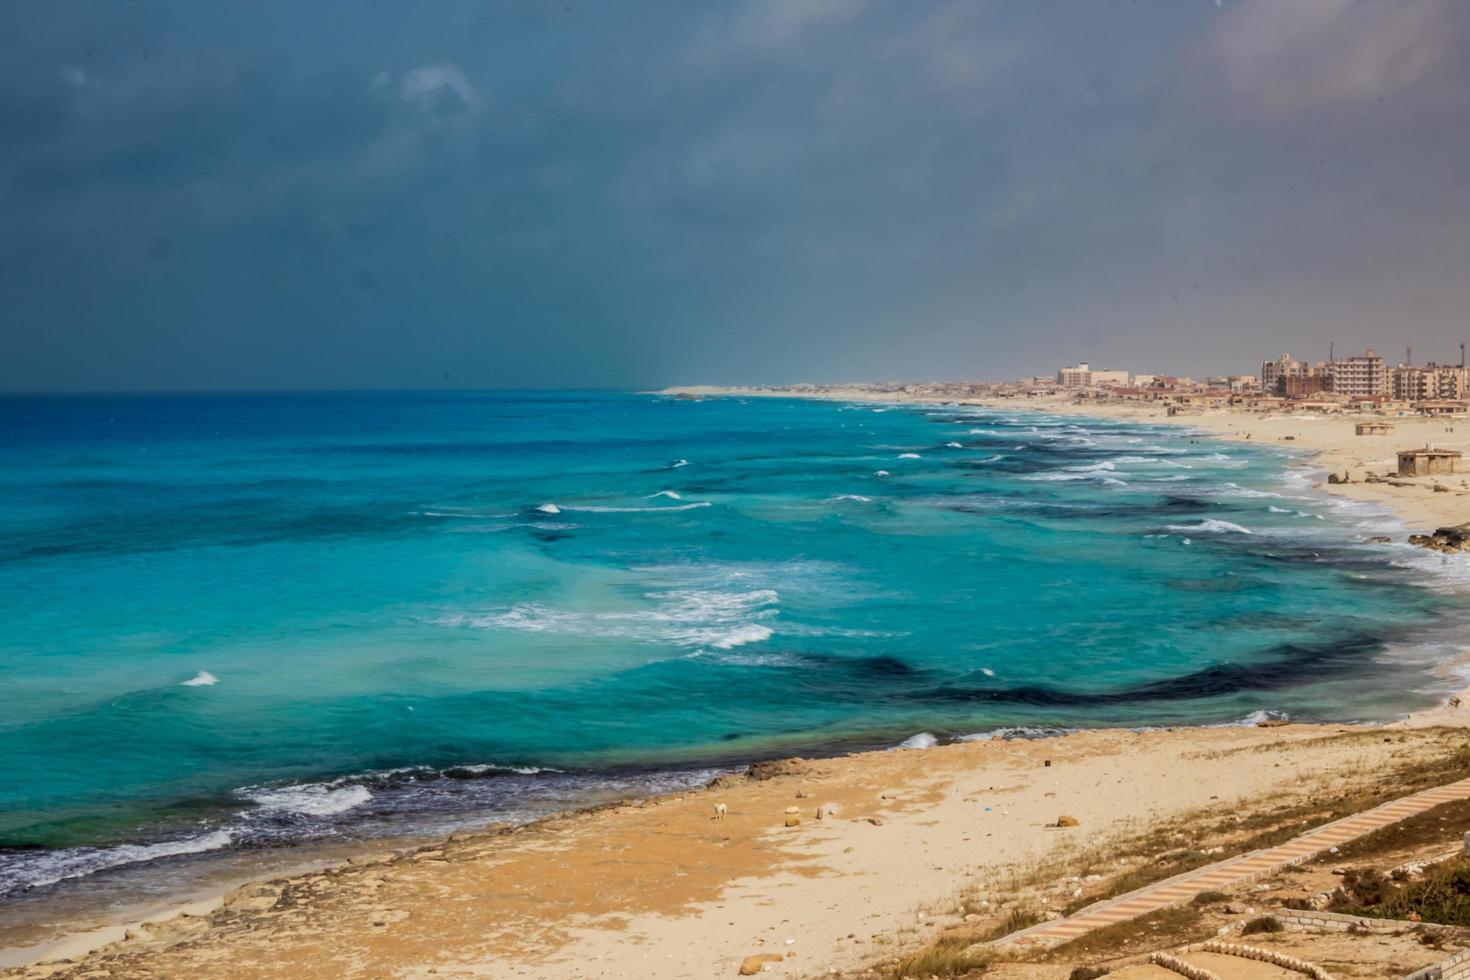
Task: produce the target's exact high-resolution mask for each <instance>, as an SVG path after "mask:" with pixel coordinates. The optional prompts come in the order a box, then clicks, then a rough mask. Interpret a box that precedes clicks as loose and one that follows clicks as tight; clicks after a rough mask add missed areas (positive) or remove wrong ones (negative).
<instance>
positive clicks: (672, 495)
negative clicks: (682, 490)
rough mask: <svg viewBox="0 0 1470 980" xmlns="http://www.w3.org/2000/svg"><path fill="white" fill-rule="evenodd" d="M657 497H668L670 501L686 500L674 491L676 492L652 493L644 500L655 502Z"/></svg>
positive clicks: (662, 491) (661, 491)
mask: <svg viewBox="0 0 1470 980" xmlns="http://www.w3.org/2000/svg"><path fill="white" fill-rule="evenodd" d="M655 497H668V498H669V499H670V500H683V499H684V498H683V497H681V496H679V494H678V492H677V491H674V490H660V491H659V492H658V493H651V494H649V495H648V496H647V497H644V498H643V499H644V500H653V499H654V498H655Z"/></svg>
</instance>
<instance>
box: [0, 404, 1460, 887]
mask: <svg viewBox="0 0 1470 980" xmlns="http://www.w3.org/2000/svg"><path fill="white" fill-rule="evenodd" d="M0 418H3V423H4V424H3V425H0V457H3V461H4V466H3V468H0V502H3V507H0V522H3V528H4V532H5V533H4V535H3V538H0V611H3V613H4V617H5V622H6V624H7V628H6V630H5V631H4V634H3V636H0V707H3V708H4V714H3V719H0V748H3V753H4V756H5V758H6V759H7V760H9V761H8V764H7V766H5V767H3V769H0V847H4V848H5V850H4V851H3V852H0V902H6V903H9V904H15V903H17V902H19V901H21V900H22V898H23V897H29V898H31V899H32V900H35V899H42V900H44V899H45V898H46V897H47V896H60V895H65V894H67V892H68V890H69V889H70V890H75V889H78V888H87V889H91V890H94V891H96V892H98V893H99V894H102V893H106V892H107V889H108V888H109V887H113V888H118V889H119V890H123V889H124V886H125V888H126V890H130V891H136V889H137V888H138V887H139V885H140V878H139V877H138V876H139V875H142V874H146V873H147V871H148V869H150V868H154V867H158V868H174V869H175V871H174V872H172V873H170V874H169V875H167V876H166V877H167V880H168V881H170V882H176V881H177V880H178V878H177V875H178V873H179V872H177V868H178V866H179V863H180V862H185V861H189V860H191V859H192V860H198V859H199V856H200V855H206V856H210V855H212V856H215V857H219V856H222V855H239V854H248V853H250V852H259V851H261V850H262V849H271V848H275V847H279V846H281V845H300V844H302V843H303V842H306V843H310V842H317V843H322V842H338V841H342V840H351V839H357V838H362V837H370V836H378V835H383V836H387V835H394V834H403V833H407V832H415V831H419V832H434V831H442V830H445V829H451V828H453V827H456V826H463V825H466V824H474V823H483V822H485V821H488V820H521V819H529V818H531V817H534V816H537V815H540V814H543V813H547V812H552V811H554V810H558V809H565V808H567V807H571V806H575V805H577V804H578V803H581V802H587V801H591V800H595V799H599V798H607V797H612V796H619V795H622V796H627V795H643V794H646V793H652V792H658V791H662V790H666V789H674V788H678V787H681V786H686V785H695V784H697V783H699V782H702V781H704V780H705V779H707V778H708V777H709V775H710V774H711V770H712V768H713V767H719V766H726V765H735V764H738V763H741V762H744V761H748V760H750V759H753V758H758V757H765V756H772V755H779V754H790V753H796V752H823V751H825V752H832V751H841V750H846V749H857V748H873V747H884V746H890V745H895V744H897V743H899V742H901V741H903V740H905V739H908V738H910V737H911V736H914V735H915V734H916V733H920V732H927V733H933V734H934V735H935V736H937V737H939V738H955V737H973V736H976V735H980V736H984V735H987V734H989V733H993V732H997V731H1001V732H1003V733H1015V732H1027V731H1047V730H1052V729H1056V728H1066V727H1077V726H1096V725H1130V726H1144V725H1161V724H1186V723H1200V724H1209V723H1227V722H1232V721H1239V720H1241V719H1245V718H1249V717H1262V716H1264V714H1265V713H1268V712H1271V713H1277V714H1285V715H1289V716H1290V717H1292V718H1294V719H1298V720H1312V719H1333V720H1346V719H1360V720H1368V719H1387V718H1391V717H1394V716H1396V715H1399V714H1401V713H1403V712H1405V711H1407V710H1409V709H1410V708H1412V707H1415V706H1418V705H1421V704H1424V703H1425V702H1426V700H1428V698H1429V697H1430V696H1431V693H1430V692H1433V691H1435V690H1438V689H1439V688H1441V687H1443V686H1444V685H1445V681H1444V680H1443V678H1442V677H1440V676H1439V674H1438V673H1437V672H1436V669H1435V668H1436V667H1438V666H1440V664H1441V662H1442V660H1443V659H1444V658H1445V657H1446V656H1447V654H1448V651H1449V650H1450V648H1451V646H1452V643H1453V635H1454V631H1455V630H1457V629H1459V628H1461V627H1462V626H1463V620H1461V619H1456V618H1454V617H1456V616H1458V615H1459V614H1458V613H1456V611H1455V603H1454V602H1453V601H1452V600H1451V598H1450V597H1448V596H1446V595H1445V594H1444V593H1443V592H1442V591H1440V590H1439V589H1437V588H1436V587H1435V585H1436V575H1437V574H1438V573H1439V570H1440V569H1439V567H1438V558H1437V556H1435V557H1434V558H1433V559H1431V558H1430V556H1426V555H1421V554H1419V553H1416V552H1414V551H1412V550H1411V549H1407V548H1406V547H1404V546H1383V545H1372V544H1368V543H1367V542H1366V539H1367V537H1368V536H1370V535H1372V534H1375V533H1380V532H1381V531H1383V530H1385V529H1386V525H1387V524H1388V523H1391V522H1388V521H1387V519H1386V518H1385V517H1384V516H1382V515H1381V514H1379V513H1377V512H1375V511H1373V510H1372V508H1368V507H1364V506H1362V505H1358V504H1353V503H1350V502H1346V501H1338V500H1334V499H1330V498H1327V497H1325V496H1323V495H1321V494H1319V493H1316V492H1315V491H1313V490H1312V489H1311V488H1310V485H1311V480H1310V479H1309V478H1308V477H1307V476H1306V475H1305V474H1304V473H1302V472H1301V471H1300V470H1299V469H1293V468H1292V466H1291V464H1292V457H1291V456H1290V455H1289V453H1287V452H1285V451H1282V450H1279V449H1275V448H1272V447H1255V446H1244V445H1238V444H1225V443H1221V442H1218V441H1212V440H1209V439H1207V438H1205V437H1203V436H1201V435H1198V434H1193V433H1190V432H1188V431H1187V430H1181V429H1177V428H1165V427H1158V426H1145V425H1139V424H1135V423H1128V422H1119V421H1101V420H1099V421H1089V420H1079V419H1076V418H1062V417H1053V416H1047V415H1041V414H1032V413H1025V412H1006V411H996V410H988V409H979V408H950V407H939V406H934V407H925V408H915V407H906V408H897V407H894V408H889V407H885V406H874V405H843V404H837V403H826V402H815V401H798V400H776V399H752V400H748V401H746V400H740V399H714V400H707V401H686V400H675V399H667V398H659V397H653V396H642V395H626V394H596V393H515V394H485V393H438V394H393V395H385V394H342V395H318V396H263V395H262V396H218V397H162V398H147V397H117V398H96V397H94V398H76V399H63V398H29V399H19V398H11V399H5V400H0ZM926 741H927V740H925V739H920V740H918V742H916V743H913V744H924V743H925V742H926ZM159 880H163V879H159ZM145 890H146V889H145Z"/></svg>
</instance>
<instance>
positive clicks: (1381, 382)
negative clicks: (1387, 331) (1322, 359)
mask: <svg viewBox="0 0 1470 980" xmlns="http://www.w3.org/2000/svg"><path fill="white" fill-rule="evenodd" d="M1328 372H1329V377H1330V381H1329V383H1328V390H1329V391H1333V392H1336V393H1337V394H1339V395H1347V396H1348V397H1350V398H1353V397H1358V396H1362V395H1386V394H1388V391H1389V389H1388V372H1387V371H1386V370H1385V369H1384V366H1383V358H1382V357H1381V356H1379V355H1378V354H1375V353H1374V352H1373V348H1371V347H1370V348H1368V350H1367V351H1366V352H1365V353H1362V354H1356V355H1354V356H1352V357H1344V358H1337V359H1334V360H1333V361H1332V362H1331V363H1330V364H1329V365H1328Z"/></svg>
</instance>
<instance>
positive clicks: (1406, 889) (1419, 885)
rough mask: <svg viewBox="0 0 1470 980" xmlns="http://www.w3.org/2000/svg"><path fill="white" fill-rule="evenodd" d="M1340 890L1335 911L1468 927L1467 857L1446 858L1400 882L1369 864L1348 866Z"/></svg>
mask: <svg viewBox="0 0 1470 980" xmlns="http://www.w3.org/2000/svg"><path fill="white" fill-rule="evenodd" d="M1342 892H1343V893H1342V895H1341V897H1340V898H1339V899H1338V901H1336V902H1334V903H1333V905H1332V910H1333V911H1334V912H1345V913H1347V914H1348V915H1361V916H1366V917H1369V918H1375V919H1408V920H1411V921H1419V920H1422V921H1424V922H1432V923H1436V924H1438V925H1446V926H1467V927H1470V858H1463V857H1462V858H1456V859H1454V860H1450V861H1445V862H1444V863H1443V864H1440V865H1438V866H1436V867H1433V868H1430V869H1429V870H1428V871H1427V872H1425V875H1424V877H1423V878H1421V879H1419V880H1418V881H1412V882H1408V883H1406V884H1402V885H1401V884H1398V883H1396V882H1395V881H1394V880H1393V879H1392V878H1388V877H1385V876H1384V875H1382V874H1380V873H1379V872H1377V871H1374V870H1373V869H1371V868H1370V869H1364V870H1359V869H1350V870H1349V871H1348V873H1347V874H1346V875H1344V876H1343V888H1342Z"/></svg>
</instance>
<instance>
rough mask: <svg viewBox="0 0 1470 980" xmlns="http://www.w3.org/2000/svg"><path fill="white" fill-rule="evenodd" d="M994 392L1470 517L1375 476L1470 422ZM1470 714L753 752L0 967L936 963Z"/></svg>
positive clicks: (252, 890) (1032, 969)
mask: <svg viewBox="0 0 1470 980" xmlns="http://www.w3.org/2000/svg"><path fill="white" fill-rule="evenodd" d="M678 391H679V392H681V393H685V394H687V395H690V396H697V397H702V396H706V395H721V394H730V395H740V396H778V397H792V396H793V395H795V394H797V393H794V392H789V391H785V392H782V391H772V390H767V389H749V390H746V389H712V388H695V389H678ZM820 397H828V398H833V399H837V400H848V401H883V402H894V401H906V400H912V401H919V399H905V398H895V397H893V396H892V395H886V394H885V395H877V394H874V393H871V392H867V391H864V390H862V389H852V390H849V391H844V390H841V389H838V390H828V391H824V392H823V393H822V394H821V395H820ZM935 400H944V401H953V399H935ZM979 403H980V404H994V403H987V402H979ZM997 407H1001V408H1004V409H1006V410H1013V411H1023V410H1028V409H1041V410H1045V411H1050V412H1057V413H1065V412H1076V413H1078V414H1086V415H1093V416H1098V415H1116V416H1119V417H1127V418H1130V419H1137V420H1138V421H1144V422H1159V423H1166V424H1182V425H1187V426H1193V427H1195V428H1198V429H1201V430H1203V431H1206V432H1209V433H1210V434H1212V435H1217V436H1219V437H1222V438H1226V439H1242V440H1246V439H1249V440H1250V441H1253V442H1258V443H1270V444H1280V445H1290V446H1293V447H1295V448H1296V449H1300V450H1306V451H1309V452H1311V453H1315V455H1314V456H1313V457H1312V465H1313V466H1314V467H1318V468H1320V469H1321V470H1322V471H1323V472H1324V473H1326V472H1329V471H1330V472H1334V473H1340V474H1341V473H1346V474H1347V475H1348V478H1349V480H1350V481H1351V482H1348V483H1343V484H1332V485H1330V486H1328V485H1325V484H1324V489H1326V490H1330V491H1331V492H1334V493H1341V494H1344V495H1346V496H1349V497H1352V498H1353V499H1359V500H1368V501H1373V502H1376V503H1380V504H1383V505H1385V506H1387V507H1390V508H1391V509H1392V510H1393V511H1394V512H1395V513H1397V514H1398V515H1400V516H1401V517H1402V519H1403V520H1404V521H1405V523H1406V524H1407V525H1408V526H1409V527H1411V528H1428V527H1434V526H1437V525H1440V524H1451V523H1461V522H1462V521H1464V520H1466V519H1467V518H1470V500H1467V497H1470V486H1467V485H1466V484H1465V481H1464V480H1463V479H1462V478H1460V477H1459V476H1458V475H1457V476H1455V477H1449V478H1421V479H1419V480H1404V481H1395V482H1392V483H1365V482H1362V480H1363V478H1364V477H1365V476H1366V475H1367V474H1368V473H1369V472H1370V471H1371V472H1376V473H1387V472H1391V470H1392V455H1393V452H1394V450H1395V449H1397V448H1399V447H1400V446H1401V445H1403V446H1409V445H1418V444H1422V443H1424V442H1433V443H1435V444H1436V445H1441V446H1450V447H1456V446H1459V445H1461V444H1465V445H1467V446H1470V432H1466V433H1465V434H1464V435H1461V434H1459V433H1455V432H1448V431H1445V430H1446V428H1447V427H1449V426H1452V425H1453V424H1452V423H1446V422H1441V421H1434V420H1418V419H1402V420H1395V422H1396V424H1397V430H1396V433H1395V435H1393V436H1389V437H1359V436H1355V435H1354V434H1353V420H1352V418H1351V417H1337V416H1333V417H1330V418H1322V419H1314V418H1301V417H1275V418H1272V417H1262V416H1258V415H1250V416H1245V415H1240V414H1235V413H1229V412H1219V413H1213V414H1202V415H1188V416H1175V417H1169V416H1166V415H1165V414H1164V413H1163V412H1162V411H1161V410H1159V409H1156V408H1155V409H1150V408H1148V407H1147V406H1090V405H1089V406H1075V405H1071V404H1069V403H1066V402H1063V401H1057V402H1042V401H1041V400H1035V401H1031V400H1028V401H1026V402H1017V401H1013V400H1006V401H1005V402H1002V403H999V405H998V406H997ZM1287 436H1291V437H1292V438H1291V439H1287ZM1436 484H1438V485H1443V486H1445V488H1446V489H1444V490H1435V489H1434V486H1435V485H1436ZM1467 701H1470V699H1467ZM1467 723H1470V707H1463V708H1462V707H1458V706H1451V705H1448V704H1446V705H1442V706H1440V707H1438V708H1435V709H1432V710H1429V711H1425V712H1422V713H1419V714H1417V715H1415V716H1413V717H1411V718H1410V719H1408V720H1406V721H1402V722H1398V723H1395V724H1391V725H1382V726H1351V725H1296V724H1291V725H1284V724H1276V723H1272V724H1270V725H1269V726H1268V727H1257V726H1254V725H1249V724H1246V725H1241V726H1237V727H1203V728H1174V729H1160V730H1146V731H1130V730H1117V729H1113V730H1093V731H1082V732H1077V733H1073V734H1068V735H1063V736H1057V737H1053V738H1047V739H1039V740H1011V741H1005V740H999V739H996V740H984V741H968V742H958V743H954V744H948V745H939V746H933V747H929V748H923V749H911V750H892V751H886V752H867V753H857V754H852V755H847V756H842V757H838V758H830V759H796V760H785V761H780V762H772V763H761V764H757V765H755V766H753V767H751V769H750V770H749V771H748V772H746V773H744V774H738V775H732V776H726V777H721V778H720V779H718V780H716V781H715V783H714V784H712V785H711V786H709V787H707V788H704V789H699V790H695V791H688V792H683V793H677V794H671V795H668V796H663V797H654V798H648V799H643V800H632V801H627V802H623V803H618V804H613V805H607V806H601V807H596V808H591V809H588V810H585V811H580V812H575V813H569V814H565V815H562V816H556V817H551V818H548V819H544V820H540V821H538V822H535V823H532V824H529V825H526V826H521V827H514V828H512V827H503V828H490V829H487V830H483V831H474V832H467V833H460V834H456V835H454V836H452V837H449V838H448V839H445V840H438V841H432V842H429V843H423V842H413V843H412V844H406V843H405V844H400V845H398V846H392V845H390V844H378V845H363V846H362V847H361V848H360V849H358V850H357V851H356V852H355V853H353V854H352V856H351V857H350V858H348V859H347V860H346V861H343V862H341V863H338V864H335V865H333V866H331V867H327V868H315V869H312V870H308V871H304V872H301V873H297V874H293V875H289V876H285V877H274V878H270V879H269V880H262V881H258V882H255V883H252V884H249V885H246V886H244V887H241V888H238V889H235V890H233V891H230V892H229V893H228V894H225V895H223V896H220V897H218V898H215V899H213V900H211V901H208V902H204V903H198V904H193V905H187V906H185V905H182V904H181V906H180V907H179V908H177V909H174V910H172V911H170V912H168V913H165V914H161V915H154V916H151V917H150V919H149V921H146V922H141V921H140V922H133V923H127V922H120V923H116V922H115V923H99V922H95V921H89V922H78V923H76V929H75V935H73V936H72V937H71V938H70V939H68V940H66V941H64V942H61V943H59V944H50V945H46V946H37V947H35V948H34V949H31V950H23V951H12V954H11V955H12V958H11V960H10V962H15V963H21V964H24V965H19V966H16V967H14V968H13V969H11V970H9V971H5V972H4V973H3V974H0V975H3V976H8V977H25V978H28V980H32V978H42V977H46V978H82V977H88V978H91V977H97V978H101V977H109V978H144V977H147V978H175V977H223V978H241V980H244V978H257V977H258V978H265V977H280V976H291V977H301V978H323V980H325V978H338V977H401V978H427V977H435V978H438V977H487V978H501V977H525V978H546V980H552V978H556V980H561V978H593V977H597V978H612V977H640V978H642V977H656V978H665V977H667V978H709V977H721V976H736V975H738V974H739V972H740V970H741V967H742V965H743V964H747V963H749V962H754V961H752V960H751V958H752V957H764V963H763V965H762V966H760V969H761V970H762V971H763V973H764V974H765V975H773V976H787V977H819V976H823V977H825V976H841V977H850V978H856V977H896V976H906V975H928V974H926V973H922V972H913V971H911V970H909V967H908V966H906V965H905V964H910V965H912V964H919V965H918V966H916V967H914V969H915V970H920V971H922V969H930V967H928V966H926V965H925V964H927V963H929V962H930V961H928V960H915V959H912V958H913V957H915V956H924V955H930V954H932V953H933V951H934V950H936V949H941V948H942V949H946V950H947V949H951V948H953V949H960V950H963V949H968V948H980V947H982V946H983V945H984V943H985V942H986V941H987V940H989V939H992V938H994V937H996V936H998V935H1001V934H1003V933H1004V932H1006V931H1007V930H1008V929H1010V928H1014V927H1015V926H1017V925H1018V924H1024V923H1026V922H1030V921H1035V920H1036V919H1038V918H1039V919H1042V920H1045V919H1046V918H1054V917H1058V916H1062V915H1066V914H1070V913H1071V912H1072V911H1074V910H1076V909H1078V908H1081V907H1083V906H1085V905H1087V904H1088V903H1089V902H1092V901H1095V900H1099V899H1104V898H1107V897H1110V896H1112V895H1115V894H1118V893H1120V892H1123V891H1127V890H1128V889H1130V888H1132V887H1136V886H1137V885H1138V884H1140V883H1146V882H1149V881H1157V880H1161V879H1163V878H1166V877H1168V876H1170V875H1171V874H1174V873H1176V872H1178V871H1181V870H1187V869H1188V868H1192V867H1198V866H1200V865H1202V864H1206V863H1208V862H1210V861H1213V860H1217V859H1219V858H1220V857H1222V856H1228V855H1231V854H1237V853H1243V852H1245V851H1248V850H1251V849H1253V848H1256V847H1259V846H1264V844H1266V843H1276V842H1279V841H1280V840H1284V839H1287V838H1289V837H1291V836H1292V835H1293V834H1294V833H1299V832H1300V831H1302V830H1304V829H1309V828H1311V827H1314V826H1317V825H1319V824H1321V823H1324V822H1326V821H1328V820H1332V819H1336V818H1339V817H1342V816H1344V815H1346V814H1349V813H1354V812H1358V811H1360V810H1362V809H1366V808H1367V807H1370V806H1373V805H1375V804H1377V803H1380V802H1383V801H1385V800H1389V799H1393V798H1395V797H1398V796H1402V795H1404V794H1407V793H1411V792H1414V791H1417V790H1421V789H1425V788H1427V787H1430V786H1436V785H1441V784H1444V783H1448V782H1451V781H1453V780H1457V779H1463V778H1465V777H1467V776H1470V754H1467V751H1466V732H1465V727H1464V726H1465V725H1466V724H1467ZM1063 818H1067V819H1065V820H1064V819H1063ZM99 925H110V929H109V930H107V931H100V932H98V931H94V930H95V929H96V927H97V926H99ZM926 951H927V952H926ZM1416 955H1417V954H1416ZM1426 955H1427V954H1426ZM1098 962H1104V963H1107V964H1108V965H1109V966H1110V968H1114V969H1117V970H1119V971H1120V975H1129V976H1132V975H1134V974H1131V973H1129V974H1125V973H1122V972H1121V971H1123V970H1133V971H1135V972H1136V973H1137V975H1138V976H1152V975H1153V974H1151V973H1148V972H1147V971H1148V970H1149V969H1152V968H1149V967H1141V966H1129V964H1130V963H1134V964H1136V963H1141V962H1142V954H1140V953H1138V951H1137V950H1135V949H1132V948H1131V947H1127V946H1126V945H1124V946H1120V947H1118V948H1116V949H1107V948H1101V947H1089V948H1088V949H1087V950H1086V951H1085V955H1084V953H1083V952H1077V953H1075V955H1074V954H1073V953H1069V952H1067V951H1066V949H1065V948H1064V949H1063V950H1061V951H1059V952H1054V953H1049V952H1047V951H1045V950H1033V949H1028V948H1024V947H1022V948H1019V949H1014V950H1011V951H1010V952H1007V953H1005V954H1004V956H1003V958H1002V962H1001V964H1000V966H997V967H996V968H995V969H996V975H1004V976H1008V977H1017V978H1020V977H1031V978H1037V980H1041V978H1047V980H1064V978H1066V977H1068V976H1069V975H1070V971H1071V970H1072V969H1073V968H1074V967H1075V966H1077V965H1079V964H1083V963H1087V964H1093V963H1098ZM1415 962H1418V961H1415ZM1425 962H1428V960H1425ZM1138 971H1142V972H1138ZM948 975H959V974H958V973H951V974H948ZM1343 975H1354V976H1355V975H1360V974H1352V973H1349V974H1343ZM1361 975H1363V976H1369V975H1378V974H1372V973H1364V974H1361Z"/></svg>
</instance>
